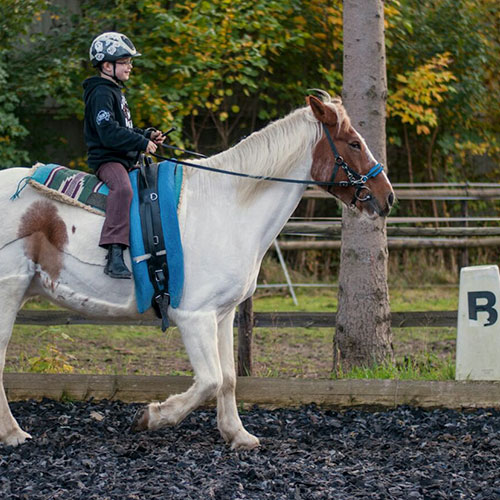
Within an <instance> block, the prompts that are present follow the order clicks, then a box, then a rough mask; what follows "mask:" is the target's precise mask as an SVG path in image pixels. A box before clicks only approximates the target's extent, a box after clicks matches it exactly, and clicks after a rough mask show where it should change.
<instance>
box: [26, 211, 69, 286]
mask: <svg viewBox="0 0 500 500" xmlns="http://www.w3.org/2000/svg"><path fill="white" fill-rule="evenodd" d="M17 236H18V238H20V239H22V238H24V249H25V253H26V255H27V257H28V258H30V259H31V260H32V261H33V262H35V263H36V264H39V265H40V267H41V268H42V269H43V270H44V271H45V272H46V273H47V274H48V275H49V276H50V278H51V279H52V280H53V281H55V280H56V279H57V278H58V277H59V274H60V273H61V269H62V265H63V255H62V251H63V249H64V247H65V246H66V244H67V243H68V233H67V231H66V224H65V223H64V221H63V220H62V219H61V217H60V216H59V214H58V213H57V207H56V206H55V205H54V204H53V203H50V202H49V201H36V202H35V203H33V204H32V205H30V207H29V208H28V210H26V212H25V213H24V214H23V216H22V217H21V224H20V225H19V228H18V231H17Z"/></svg>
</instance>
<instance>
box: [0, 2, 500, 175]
mask: <svg viewBox="0 0 500 500" xmlns="http://www.w3.org/2000/svg"><path fill="white" fill-rule="evenodd" d="M0 9H1V10H0V28H1V29H0V89H1V92H0V165H2V166H3V167H8V166H13V165H19V164H29V163H32V162H34V161H35V160H42V161H63V160H66V161H67V162H68V163H70V164H71V166H80V167H83V168H84V165H85V156H84V147H83V142H82V137H81V136H82V135H83V133H81V132H80V131H81V128H82V126H81V119H82V115H83V102H82V98H81V94H82V88H81V82H82V81H83V80H84V79H85V78H86V77H88V76H90V75H92V74H93V70H92V68H91V66H90V64H89V63H88V60H87V57H88V47H89V45H90V42H91V40H92V39H93V38H94V37H95V36H96V35H97V34H99V33H101V32H103V31H109V30H114V31H123V32H125V33H126V34H127V35H128V36H129V37H130V38H131V39H132V40H133V41H134V43H135V45H136V46H137V47H138V49H139V50H140V51H141V52H142V53H143V57H141V58H139V59H137V60H136V61H137V63H136V67H135V68H134V71H133V75H132V79H131V83H130V84H129V89H128V99H129V102H130V104H131V108H132V112H133V116H134V121H135V123H136V124H137V125H139V126H144V125H154V126H157V127H160V128H163V129H167V128H169V127H171V126H176V127H177V130H176V132H175V133H174V134H173V141H174V142H175V143H176V144H178V145H183V146H188V147H192V148H195V149H198V150H200V151H202V152H205V153H208V154H210V153H213V152H216V151H220V150H222V149H226V148H227V147H229V146H231V145H232V144H234V143H236V142H237V141H238V140H239V139H240V138H241V137H242V136H244V135H246V134H249V133H251V132H252V131H253V130H255V129H258V128H260V127H261V126H262V125H263V124H265V123H266V122H268V121H269V120H271V119H274V118H277V117H280V116H283V115H285V114H287V113H288V112H289V111H290V110H292V109H294V108H296V107H298V106H301V105H303V103H304V96H305V95H306V94H307V93H308V89H311V88H322V89H325V90H328V91H329V92H330V93H332V94H341V90H342V2H341V1H340V0H333V1H327V0H253V1H251V2H250V1H249V0H211V1H208V0H202V1H183V2H180V1H179V2H177V1H174V0H172V1H170V0H163V1H156V0H115V1H111V0H52V1H49V0H1V3H0ZM385 10H386V28H387V29H386V44H387V58H388V62H387V72H388V87H389V96H388V106H387V112H388V127H387V130H388V163H389V168H390V171H391V178H392V180H393V181H394V182H405V181H415V182H418V181H432V180H436V181H444V182H450V181H465V180H468V181H483V182H484V181H497V180H498V173H499V169H498V165H499V151H500V141H499V133H500V130H499V129H500V108H499V105H498V104H499V95H500V87H499V82H498V67H499V58H500V50H499V49H500V43H499V34H498V33H499V32H500V29H499V27H500V26H499V24H500V6H499V4H498V2H497V1H496V0H475V1H471V0H422V1H420V2H414V1H411V0H393V1H387V2H386V7H385ZM75 120H76V122H75ZM70 123H72V124H73V136H74V137H73V138H72V137H71V134H70V129H71V127H70V126H66V124H70ZM75 123H76V125H75ZM80 134H81V135H80ZM75 137H76V138H75ZM65 145H66V146H67V149H66V150H65V149H64V146H65ZM68 159H69V160H71V161H68Z"/></svg>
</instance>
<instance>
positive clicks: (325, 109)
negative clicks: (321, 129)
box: [306, 95, 338, 127]
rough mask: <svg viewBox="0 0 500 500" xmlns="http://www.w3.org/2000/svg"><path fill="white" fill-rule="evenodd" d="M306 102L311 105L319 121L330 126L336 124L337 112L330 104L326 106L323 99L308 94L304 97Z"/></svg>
mask: <svg viewBox="0 0 500 500" xmlns="http://www.w3.org/2000/svg"><path fill="white" fill-rule="evenodd" d="M306 102H307V104H309V106H310V107H311V109H312V112H313V114H314V116H315V117H316V118H317V119H318V121H319V122H321V123H324V124H325V125H330V126H332V127H333V126H334V125H337V122H338V117H337V113H335V111H334V110H333V109H332V108H331V107H330V106H327V105H326V104H325V103H324V102H323V101H321V100H320V99H318V98H317V97H315V96H313V95H308V96H307V97H306Z"/></svg>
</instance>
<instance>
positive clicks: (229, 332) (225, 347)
mask: <svg viewBox="0 0 500 500" xmlns="http://www.w3.org/2000/svg"><path fill="white" fill-rule="evenodd" d="M234 313H235V311H234V310H233V311H232V313H230V314H228V315H227V316H226V317H225V318H224V319H223V320H221V321H220V322H219V327H218V342H219V358H220V362H221V368H222V387H221V390H220V391H219V393H218V395H217V426H218V428H219V431H220V433H221V435H222V437H223V438H224V439H225V441H226V442H227V443H229V444H230V445H231V448H232V449H246V450H250V449H252V448H256V447H257V446H259V440H258V438H256V437H255V436H253V435H252V434H250V433H249V432H247V430H246V429H245V428H244V427H243V424H242V423H241V420H240V417H239V415H238V408H237V406H236V395H235V391H236V371H235V366H234V340H233V322H234Z"/></svg>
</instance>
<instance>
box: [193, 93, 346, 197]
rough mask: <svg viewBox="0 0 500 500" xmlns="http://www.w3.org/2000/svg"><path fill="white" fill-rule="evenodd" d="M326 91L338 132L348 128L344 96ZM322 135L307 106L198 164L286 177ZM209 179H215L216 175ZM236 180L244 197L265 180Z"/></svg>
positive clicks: (325, 99) (259, 174)
mask: <svg viewBox="0 0 500 500" xmlns="http://www.w3.org/2000/svg"><path fill="white" fill-rule="evenodd" d="M325 94H326V93H325ZM325 94H323V101H324V102H325V104H327V105H328V106H330V107H331V108H332V109H333V110H334V111H335V113H336V114H337V118H338V133H339V132H340V131H342V130H344V129H348V128H349V127H350V121H349V117H348V116H347V114H346V111H345V109H344V106H343V105H342V101H341V99H340V98H334V99H332V98H331V97H330V96H329V95H328V94H326V95H325ZM321 135H322V128H321V127H320V124H319V122H318V120H317V119H316V118H315V117H314V115H313V113H312V111H311V108H310V107H309V106H306V107H303V108H299V109H296V110H295V111H292V112H291V113H290V114H289V115H287V116H285V117H284V118H281V119H279V120H277V121H275V122H272V123H270V124H269V125H267V126H266V127H264V128H263V129H261V130H259V131H257V132H254V133H253V134H251V135H250V136H249V137H247V138H245V139H244V140H242V141H241V142H239V143H238V144H236V145H235V146H233V147H232V148H230V149H228V150H227V151H224V152H222V153H219V154H217V155H215V156H212V157H210V158H208V159H206V160H202V161H199V162H197V163H201V164H203V165H207V166H210V167H214V168H220V169H224V170H229V171H233V172H243V173H246V174H250V175H257V176H263V177H286V176H287V173H288V172H289V171H290V170H291V169H292V168H293V167H294V166H295V165H297V163H298V162H301V161H303V160H304V158H306V157H307V155H311V151H312V148H313V147H314V146H315V145H316V143H317V142H318V141H319V139H320V138H321ZM209 178H212V179H213V175H212V176H209ZM233 179H235V182H236V184H237V188H238V189H239V191H240V193H241V195H242V197H243V198H248V197H250V196H252V194H253V193H254V192H255V191H256V189H257V187H258V186H259V185H261V184H262V182H263V181H251V180H249V179H247V178H242V177H236V178H233Z"/></svg>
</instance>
